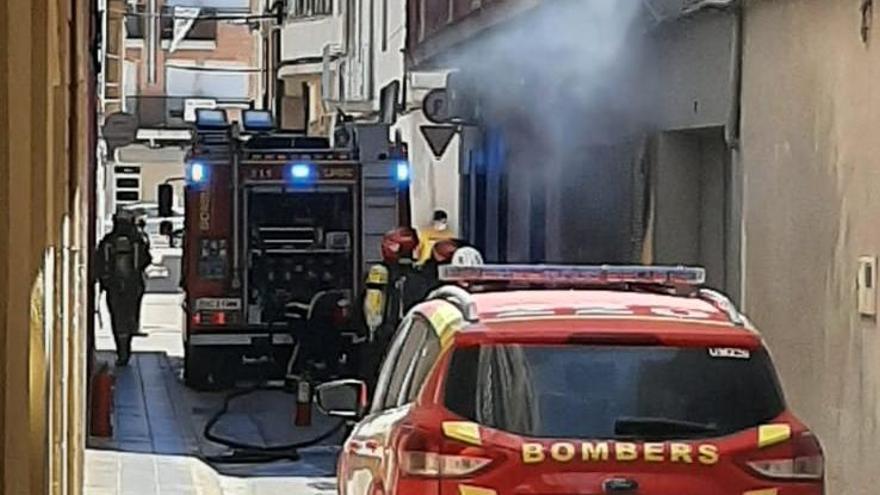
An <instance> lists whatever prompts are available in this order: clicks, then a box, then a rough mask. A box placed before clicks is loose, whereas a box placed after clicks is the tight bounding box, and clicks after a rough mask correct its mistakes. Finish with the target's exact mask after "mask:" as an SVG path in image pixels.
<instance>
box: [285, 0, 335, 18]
mask: <svg viewBox="0 0 880 495" xmlns="http://www.w3.org/2000/svg"><path fill="white" fill-rule="evenodd" d="M288 1H289V2H290V4H289V5H290V16H291V17H318V16H327V15H333V0H288Z"/></svg>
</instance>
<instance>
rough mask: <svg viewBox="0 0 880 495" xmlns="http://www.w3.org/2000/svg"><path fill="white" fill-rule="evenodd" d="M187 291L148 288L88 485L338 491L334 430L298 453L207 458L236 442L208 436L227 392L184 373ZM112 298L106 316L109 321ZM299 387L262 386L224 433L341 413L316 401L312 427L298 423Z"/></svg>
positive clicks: (260, 439)
mask: <svg viewBox="0 0 880 495" xmlns="http://www.w3.org/2000/svg"><path fill="white" fill-rule="evenodd" d="M180 302H181V296H179V295H175V294H148V295H147V296H146V298H145V301H144V314H143V318H144V321H143V330H144V331H145V332H146V333H147V334H148V336H147V337H142V338H139V339H137V340H136V341H135V344H134V347H133V350H134V353H135V354H134V355H133V357H132V361H131V363H130V365H129V366H128V367H126V368H118V369H115V370H114V371H113V372H114V375H115V377H116V384H115V394H114V411H113V427H114V436H113V437H112V439H106V440H105V439H98V438H92V439H91V440H90V442H89V448H88V449H87V451H86V484H85V486H86V493H87V494H89V495H123V494H124V495H141V494H144V495H146V494H149V495H166V494H167V495H172V494H173V495H183V494H198V495H209V494H224V495H262V494H266V495H269V494H276V493H283V491H287V492H288V493H297V494H300V493H302V494H305V495H324V494H330V493H336V491H335V490H336V489H335V486H336V485H335V478H333V473H334V469H335V461H336V456H337V454H338V447H336V446H335V444H338V443H339V440H338V438H334V439H331V440H328V442H326V443H327V444H328V445H326V446H317V447H311V448H308V449H305V450H303V451H301V452H300V454H301V455H302V459H300V460H299V461H297V462H287V461H279V462H273V463H265V464H213V465H212V464H210V463H208V462H205V461H204V460H203V459H207V458H211V457H217V456H223V455H225V454H229V453H230V451H229V449H227V448H226V447H224V446H222V445H217V444H214V443H212V442H210V441H208V440H206V439H205V438H204V436H203V430H204V428H205V424H206V423H207V422H208V421H209V419H210V418H211V416H213V415H214V414H215V413H216V412H217V411H218V410H219V409H220V408H221V407H222V405H223V400H224V398H225V395H226V393H223V392H218V393H199V392H194V391H192V390H190V389H188V388H186V387H185V386H183V384H182V382H181V379H180V372H181V370H180V368H181V358H182V356H183V349H182V343H181V342H182V339H181V328H180V324H181V321H182V320H181V309H180ZM108 316H109V315H107V314H106V306H104V308H103V314H102V321H103V322H107V321H109V320H108V319H107V318H108ZM97 337H98V338H97V349H98V352H99V361H100V362H101V363H102V364H105V363H106V364H108V365H109V366H111V367H112V363H113V361H114V359H115V353H114V351H113V338H112V335H111V333H110V331H109V327H108V325H107V324H105V325H104V326H103V327H101V326H99V331H98V334H97ZM293 408H294V397H293V396H291V395H287V394H283V393H280V392H258V393H256V394H254V395H251V396H248V397H247V398H242V399H241V400H238V401H235V402H233V403H232V405H231V407H230V410H229V412H228V414H226V415H225V416H224V417H223V418H222V419H221V420H220V421H219V422H218V423H217V426H216V429H215V430H216V431H215V433H217V434H218V435H220V436H222V437H224V438H230V439H233V440H236V441H239V442H245V443H251V444H256V445H266V446H271V445H277V444H285V443H292V442H297V441H301V440H304V439H308V438H312V437H314V436H317V435H320V434H321V433H322V432H323V431H325V430H327V429H329V428H332V427H333V425H334V422H335V420H331V419H328V418H326V417H324V416H322V415H320V414H318V413H317V411H316V412H315V414H314V419H315V421H314V422H313V425H312V427H311V428H294V427H293V417H292V411H293Z"/></svg>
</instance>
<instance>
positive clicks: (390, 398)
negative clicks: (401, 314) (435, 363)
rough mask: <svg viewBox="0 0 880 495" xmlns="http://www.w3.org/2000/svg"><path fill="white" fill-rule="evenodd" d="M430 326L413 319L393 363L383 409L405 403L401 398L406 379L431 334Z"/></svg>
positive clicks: (418, 319) (420, 320)
mask: <svg viewBox="0 0 880 495" xmlns="http://www.w3.org/2000/svg"><path fill="white" fill-rule="evenodd" d="M432 331H433V330H431V326H430V325H429V324H428V323H427V322H425V321H424V320H422V319H421V318H414V319H413V322H412V327H411V328H410V329H409V332H407V335H406V339H405V340H404V341H403V347H401V349H400V354H399V355H398V356H397V359H395V362H394V369H393V371H392V372H391V376H390V379H389V382H388V389H387V392H386V394H385V400H384V401H383V403H382V405H383V408H384V409H390V408H392V407H397V406H399V405H402V404H403V403H405V401H403V400H402V397H403V395H402V394H404V393H405V385H407V382H408V380H407V379H408V377H409V376H410V375H411V374H412V372H413V368H414V366H415V364H416V359H417V358H418V357H419V356H420V355H421V351H422V344H423V343H424V341H425V337H426V335H427V334H428V332H432Z"/></svg>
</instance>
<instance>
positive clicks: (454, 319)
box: [428, 304, 462, 342]
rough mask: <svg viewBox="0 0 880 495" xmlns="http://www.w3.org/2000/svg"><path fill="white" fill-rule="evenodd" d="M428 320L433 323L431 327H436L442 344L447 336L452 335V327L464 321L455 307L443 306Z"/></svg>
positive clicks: (435, 329)
mask: <svg viewBox="0 0 880 495" xmlns="http://www.w3.org/2000/svg"><path fill="white" fill-rule="evenodd" d="M428 320H429V321H430V322H431V326H432V327H434V331H435V332H437V336H438V337H440V341H441V342H442V341H443V340H444V339H445V338H447V335H446V334H449V333H451V332H450V331H449V330H450V329H451V327H452V326H453V325H455V324H456V323H459V322H461V321H462V317H461V313H460V312H459V311H458V310H457V309H455V308H454V307H452V306H449V305H447V304H442V305H440V306H438V307H437V309H436V310H435V311H434V312H433V313H431V316H429V317H428Z"/></svg>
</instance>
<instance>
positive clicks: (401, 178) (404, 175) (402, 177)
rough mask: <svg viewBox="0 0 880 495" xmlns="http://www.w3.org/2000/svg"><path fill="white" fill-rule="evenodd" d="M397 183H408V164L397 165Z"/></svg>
mask: <svg viewBox="0 0 880 495" xmlns="http://www.w3.org/2000/svg"><path fill="white" fill-rule="evenodd" d="M396 172H397V182H409V163H406V162H401V163H398V164H397V171H396Z"/></svg>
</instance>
